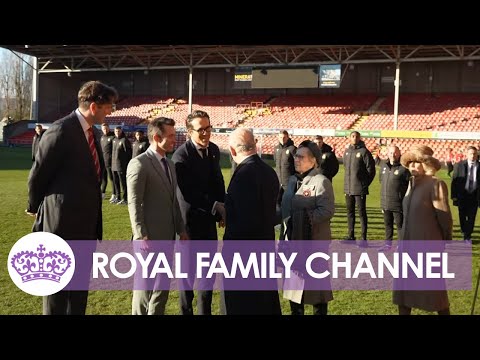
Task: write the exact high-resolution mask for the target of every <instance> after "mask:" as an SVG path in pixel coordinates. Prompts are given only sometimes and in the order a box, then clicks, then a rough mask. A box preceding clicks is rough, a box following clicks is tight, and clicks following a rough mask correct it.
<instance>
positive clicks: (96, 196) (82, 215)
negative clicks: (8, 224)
mask: <svg viewBox="0 0 480 360" xmlns="http://www.w3.org/2000/svg"><path fill="white" fill-rule="evenodd" d="M95 147H96V149H97V153H98V159H99V161H100V167H101V169H102V171H103V168H104V162H103V156H101V152H102V150H101V148H100V145H99V143H98V142H97V140H95ZM28 189H29V193H28V197H29V206H28V210H29V211H30V212H33V213H37V219H36V221H35V224H34V226H33V229H32V231H47V232H51V233H54V234H57V235H58V236H60V237H62V238H63V239H66V240H84V239H86V240H95V239H101V238H102V197H101V193H100V183H99V181H98V178H97V174H96V171H95V164H94V162H93V157H92V154H91V152H90V148H89V146H88V142H87V140H86V138H85V134H84V132H83V128H82V126H81V124H80V121H79V120H78V118H77V115H76V114H75V112H72V113H71V114H70V115H68V116H66V117H65V118H63V119H60V120H57V121H55V122H54V123H53V125H52V126H51V127H50V128H49V129H48V130H47V131H46V132H45V134H44V135H43V136H42V141H41V142H40V143H39V147H38V151H37V153H36V155H35V162H34V164H33V166H32V169H31V170H30V175H29V177H28Z"/></svg>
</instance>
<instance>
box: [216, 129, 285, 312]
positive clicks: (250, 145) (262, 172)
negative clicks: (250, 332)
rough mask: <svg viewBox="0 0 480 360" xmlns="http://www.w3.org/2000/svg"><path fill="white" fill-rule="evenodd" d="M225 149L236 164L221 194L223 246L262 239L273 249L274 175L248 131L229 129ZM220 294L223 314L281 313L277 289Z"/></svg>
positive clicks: (227, 291)
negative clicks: (240, 241)
mask: <svg viewBox="0 0 480 360" xmlns="http://www.w3.org/2000/svg"><path fill="white" fill-rule="evenodd" d="M229 148H230V152H231V154H232V157H233V160H234V161H235V162H236V163H237V164H238V165H237V169H236V170H235V173H234V174H233V177H232V179H231V180H230V185H229V186H228V190H227V194H226V196H225V210H226V214H227V219H226V228H225V235H224V237H223V240H225V241H224V249H226V248H228V240H265V241H266V244H268V245H271V249H274V245H275V229H274V227H275V223H276V201H277V196H278V191H279V189H280V183H279V181H278V176H277V174H276V173H275V171H274V170H273V169H272V168H271V167H270V166H269V165H267V164H266V163H265V162H264V161H262V160H261V159H260V158H259V157H258V155H257V149H256V144H255V139H254V136H253V133H252V132H251V131H250V130H248V129H245V128H239V129H236V130H235V131H233V132H232V133H231V134H230V139H229ZM266 247H268V246H266ZM224 280H225V279H224ZM273 280H275V279H273ZM224 297H225V309H226V314H227V315H244V314H272V315H273V314H275V315H281V308H280V301H279V298H278V291H271V290H270V291H269V290H249V291H236V290H225V291H224Z"/></svg>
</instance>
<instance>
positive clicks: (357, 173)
mask: <svg viewBox="0 0 480 360" xmlns="http://www.w3.org/2000/svg"><path fill="white" fill-rule="evenodd" d="M343 165H344V167H345V178H344V192H345V201H346V205H347V218H348V237H347V238H346V239H345V240H344V242H345V243H355V203H356V204H357V207H358V212H359V216H360V223H361V225H362V238H361V239H362V241H361V242H360V244H359V246H360V247H368V243H367V227H368V223H367V221H368V218H367V207H366V202H367V195H368V187H369V186H370V184H371V183H372V181H373V179H374V178H375V160H373V156H372V153H371V152H370V151H369V150H368V149H367V148H366V147H365V143H364V142H363V141H361V140H360V133H359V132H358V131H352V132H351V133H350V145H349V146H348V147H347V148H346V149H345V153H344V155H343Z"/></svg>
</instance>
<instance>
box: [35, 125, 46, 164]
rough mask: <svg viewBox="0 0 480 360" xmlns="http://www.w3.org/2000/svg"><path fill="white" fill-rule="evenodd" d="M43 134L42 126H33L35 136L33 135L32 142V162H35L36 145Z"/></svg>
mask: <svg viewBox="0 0 480 360" xmlns="http://www.w3.org/2000/svg"><path fill="white" fill-rule="evenodd" d="M44 132H45V130H43V127H42V125H40V124H37V125H35V135H33V140H32V161H35V154H36V152H37V150H38V143H39V142H40V139H41V138H42V135H43V133H44Z"/></svg>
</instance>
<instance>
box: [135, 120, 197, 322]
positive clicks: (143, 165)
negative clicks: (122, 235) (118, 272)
mask: <svg viewBox="0 0 480 360" xmlns="http://www.w3.org/2000/svg"><path fill="white" fill-rule="evenodd" d="M148 140H149V141H150V147H149V148H148V150H147V151H145V152H144V153H143V154H141V155H139V156H137V157H135V158H133V159H132V160H131V161H130V162H129V163H128V167H127V193H128V212H129V213H130V222H131V225H132V232H133V240H138V241H142V244H141V246H140V247H141V249H142V250H149V248H152V240H175V235H176V234H178V235H179V236H180V240H187V239H188V235H187V233H186V232H185V225H184V222H183V219H182V214H181V212H180V206H179V204H178V200H177V195H176V189H177V176H176V173H175V165H174V164H173V162H172V161H171V160H170V159H168V158H167V156H166V154H167V152H171V151H172V150H173V147H174V145H175V121H174V120H173V119H169V118H164V117H160V118H157V119H154V120H152V121H151V122H150V123H149V124H148ZM166 255H167V258H168V256H169V255H168V254H166ZM171 257H173V248H172V253H171ZM162 287H163V286H162ZM168 293H169V291H168V290H162V289H158V290H157V289H148V290H133V299H132V314H133V315H163V314H164V313H165V305H166V303H167V300H168Z"/></svg>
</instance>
